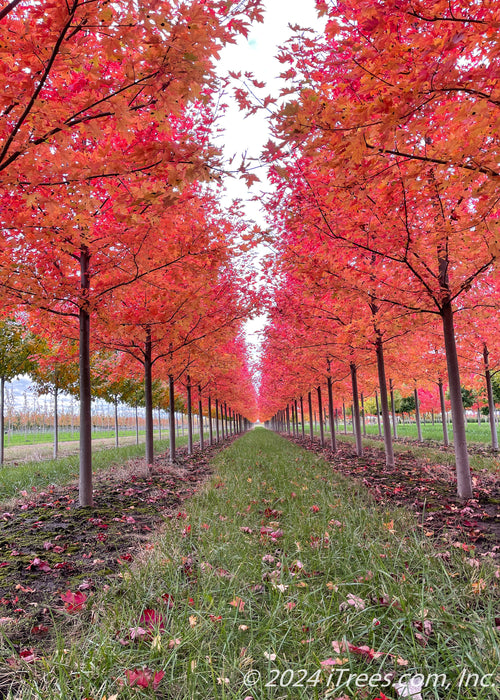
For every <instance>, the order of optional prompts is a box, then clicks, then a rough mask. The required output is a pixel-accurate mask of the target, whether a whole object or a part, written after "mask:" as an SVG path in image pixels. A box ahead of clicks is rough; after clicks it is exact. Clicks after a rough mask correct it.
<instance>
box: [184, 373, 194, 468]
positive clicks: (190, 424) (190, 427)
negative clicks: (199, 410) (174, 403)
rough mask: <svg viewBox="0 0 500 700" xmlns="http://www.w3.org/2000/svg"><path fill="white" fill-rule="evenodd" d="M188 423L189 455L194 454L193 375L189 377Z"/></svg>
mask: <svg viewBox="0 0 500 700" xmlns="http://www.w3.org/2000/svg"><path fill="white" fill-rule="evenodd" d="M186 388H187V424H188V455H192V454H193V415H192V413H191V377H189V376H188V378H187V387H186Z"/></svg>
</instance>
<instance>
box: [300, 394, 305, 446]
mask: <svg viewBox="0 0 500 700" xmlns="http://www.w3.org/2000/svg"><path fill="white" fill-rule="evenodd" d="M300 427H301V429H302V437H303V438H305V436H306V426H305V425H304V399H303V397H302V396H301V397H300Z"/></svg>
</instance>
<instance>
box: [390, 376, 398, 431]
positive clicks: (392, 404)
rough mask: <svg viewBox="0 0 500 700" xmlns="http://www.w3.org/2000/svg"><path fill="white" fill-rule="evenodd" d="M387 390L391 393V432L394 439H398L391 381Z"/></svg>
mask: <svg viewBox="0 0 500 700" xmlns="http://www.w3.org/2000/svg"><path fill="white" fill-rule="evenodd" d="M389 390H390V392H391V411H392V431H393V434H394V438H395V439H396V438H397V437H398V424H397V422H396V406H395V404H394V387H393V384H392V379H389Z"/></svg>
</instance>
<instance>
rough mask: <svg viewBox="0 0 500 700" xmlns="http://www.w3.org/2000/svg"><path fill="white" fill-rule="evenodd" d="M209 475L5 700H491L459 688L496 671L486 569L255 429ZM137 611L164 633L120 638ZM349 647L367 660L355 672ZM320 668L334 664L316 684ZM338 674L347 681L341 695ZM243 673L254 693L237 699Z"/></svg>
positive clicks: (492, 693) (494, 581)
mask: <svg viewBox="0 0 500 700" xmlns="http://www.w3.org/2000/svg"><path fill="white" fill-rule="evenodd" d="M214 467H215V474H214V477H213V479H212V482H211V485H210V486H209V487H207V488H205V489H204V490H203V492H202V493H200V494H199V495H197V496H196V497H195V498H193V499H192V500H191V501H189V502H186V503H185V505H184V508H183V509H184V510H186V511H187V517H186V518H180V519H178V518H174V519H173V520H170V521H167V522H166V527H165V529H164V531H163V533H162V535H161V537H160V538H159V539H158V541H157V543H156V546H155V550H154V551H153V552H149V553H147V555H145V556H144V561H143V563H142V565H137V566H134V567H132V568H131V569H130V571H129V572H127V573H125V574H124V578H123V580H122V581H119V582H118V583H117V584H116V586H114V587H112V588H111V589H110V591H108V592H107V593H106V594H105V595H103V597H102V598H99V597H96V598H95V599H94V600H93V603H92V605H91V607H90V609H88V610H86V611H85V613H84V614H80V615H79V616H73V620H74V626H73V629H72V638H71V636H66V637H63V636H61V637H60V639H59V642H58V648H57V650H56V651H55V653H54V654H52V655H51V656H48V657H47V658H42V659H40V660H39V661H38V662H37V663H36V665H35V667H33V666H32V665H26V670H25V673H26V674H28V676H24V678H25V681H24V682H23V685H22V687H21V688H19V689H18V690H17V692H16V695H15V697H16V698H17V699H19V700H27V699H28V698H30V699H31V698H43V697H50V698H61V699H62V698H64V700H73V699H74V700H81V698H94V699H97V698H99V699H100V700H101V699H102V698H103V697H104V696H106V697H107V698H109V696H110V695H114V694H117V696H118V698H119V700H127V699H130V698H138V697H144V698H147V697H149V698H153V697H161V698H171V699H172V700H173V699H181V698H182V699H183V700H184V699H185V700H187V699H193V698H204V699H212V698H221V699H234V700H236V699H241V700H243V699H244V698H254V699H255V700H257V699H259V700H260V699H261V698H276V699H278V698H293V699H294V700H295V699H297V698H304V699H305V698H307V699H309V698H331V699H332V700H333V699H334V698H338V697H344V696H347V697H348V698H350V699H351V700H352V699H354V698H360V699H361V698H363V699H365V700H373V699H374V698H376V697H379V694H380V691H383V692H385V694H386V695H387V697H389V698H396V697H397V695H396V691H395V690H394V688H392V687H391V685H390V683H387V681H385V682H384V685H385V686H386V687H383V686H381V684H380V683H381V682H382V681H380V679H379V680H377V676H376V674H380V676H385V675H392V680H393V681H396V680H397V679H400V678H401V677H402V676H403V675H404V674H410V675H411V676H413V675H415V674H424V676H427V674H446V680H445V682H444V686H442V685H441V681H442V676H440V679H439V680H438V681H437V682H436V687H435V688H434V687H433V683H434V680H432V679H431V681H429V686H428V687H427V688H426V689H425V690H424V691H423V692H424V696H423V697H424V698H425V700H430V699H431V698H432V699H437V698H439V699H440V700H469V699H470V700H486V698H488V699H490V698H492V697H499V695H498V692H497V690H494V689H492V688H491V687H487V688H485V687H483V688H481V687H465V679H466V678H468V674H470V673H477V674H478V675H479V677H483V676H485V675H486V674H490V673H491V674H497V673H498V669H499V665H498V664H499V645H498V636H497V634H496V632H495V626H494V617H495V606H496V604H497V603H498V592H499V579H498V578H497V576H496V575H495V566H494V565H493V563H492V561H491V560H490V559H489V558H488V557H481V558H479V559H478V560H475V559H474V558H473V554H471V553H470V552H465V551H463V550H462V549H460V548H456V547H454V546H452V545H451V543H448V544H445V545H444V546H445V547H446V551H443V547H441V550H440V551H437V550H436V549H435V543H434V542H433V541H429V540H428V539H427V538H426V537H424V536H423V535H422V533H421V531H420V529H419V528H418V527H416V526H415V519H414V515H413V514H411V513H409V512H407V511H405V510H402V509H400V510H395V511H387V510H385V509H384V510H382V509H380V508H378V507H377V506H376V505H375V503H374V502H373V501H372V499H371V498H370V496H369V494H368V493H367V492H366V491H365V490H364V489H363V488H362V487H361V486H360V485H359V484H357V483H355V482H352V481H350V480H347V479H345V478H342V477H340V476H339V475H337V474H335V473H334V472H332V470H331V467H330V466H329V465H328V464H326V463H325V462H324V461H322V460H321V459H319V458H318V457H317V456H316V455H314V454H313V453H309V452H306V451H304V450H302V449H300V448H298V447H296V446H295V445H293V444H291V443H290V442H288V441H286V440H285V439H283V438H281V437H279V436H277V435H274V434H273V433H271V432H269V431H266V430H263V429H256V430H253V431H251V432H250V433H248V434H246V435H245V436H243V437H242V438H241V439H239V440H237V441H236V442H235V443H234V444H233V445H232V446H230V447H229V448H228V449H226V450H224V451H223V452H221V453H220V454H219V455H218V456H217V458H216V459H215V461H214ZM188 526H189V527H190V530H189V531H188V530H187V528H188ZM262 527H269V528H270V529H271V531H272V532H275V533H277V534H276V535H274V538H275V539H274V540H273V537H272V536H268V535H262V534H261V528H262ZM242 528H245V530H242ZM247 528H248V529H247ZM280 531H281V533H280ZM441 544H444V543H441ZM436 555H437V556H436ZM497 574H498V569H497ZM166 594H168V595H169V596H170V598H169V599H168V600H170V601H172V602H173V607H169V605H168V603H167V602H166ZM146 608H152V609H154V610H156V611H157V612H158V613H159V614H161V615H162V616H163V618H164V621H165V629H164V630H161V629H159V628H158V627H156V628H155V629H154V630H153V633H152V635H144V636H142V637H140V638H138V639H134V640H132V639H131V634H130V630H131V629H133V628H137V626H138V625H139V621H140V616H141V613H142V612H143V611H144V609H146ZM418 635H420V638H419V636H418ZM334 642H335V643H338V644H339V645H340V647H341V649H340V651H339V648H338V647H336V646H334V644H333V643H334ZM347 643H350V644H351V645H354V646H356V647H366V648H367V649H373V650H375V652H380V653H381V656H379V657H378V658H373V659H372V660H371V661H369V660H368V659H367V658H366V656H362V655H360V654H359V653H356V651H355V650H354V649H353V648H352V647H351V648H350V650H349V649H346V648H345V646H344V645H346V644H347ZM422 644H423V645H422ZM8 653H10V652H8V651H7V650H5V654H6V655H7V654H8ZM367 653H371V652H367ZM327 659H331V660H336V659H339V660H340V661H341V662H342V663H341V665H332V666H330V667H328V668H327V669H324V670H321V669H322V667H321V662H322V661H325V660H327ZM143 667H147V668H149V669H151V670H153V671H163V672H164V674H165V676H164V678H163V680H162V681H161V682H160V684H159V686H158V690H157V691H156V693H155V692H154V691H153V690H152V689H151V688H149V689H147V690H140V689H138V688H137V687H133V688H131V687H130V686H129V684H128V682H127V681H126V671H127V669H129V670H130V669H136V668H143ZM301 669H303V671H302V670H301ZM340 669H348V671H349V673H351V674H355V676H354V677H353V680H351V683H350V685H348V686H347V685H346V684H345V683H344V682H343V681H342V679H341V677H340ZM250 671H252V672H253V674H254V675H253V676H252V678H254V679H256V684H255V685H253V686H252V687H246V686H245V678H247V679H248V678H249V676H248V675H247V674H249V672H250ZM349 673H348V672H347V671H344V675H345V676H348V675H349ZM461 673H462V674H465V675H464V676H463V679H464V680H463V682H462V687H459V686H460V678H461V675H460V674H461ZM361 674H366V675H364V676H363V675H361ZM486 680H491V677H489V678H488V679H486ZM273 681H274V683H275V685H271V686H268V685H266V684H268V683H272V682H273ZM122 682H123V685H122ZM328 682H329V685H328ZM356 682H357V684H358V687H356ZM369 682H371V683H372V685H373V688H370V687H368V683H369ZM472 682H473V681H472V680H471V681H470V682H469V686H471V684H472ZM497 682H498V679H497ZM287 684H288V686H287ZM294 684H295V685H294ZM387 685H388V687H387ZM280 686H281V687H280ZM285 686H287V687H285Z"/></svg>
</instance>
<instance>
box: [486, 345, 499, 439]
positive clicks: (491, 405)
mask: <svg viewBox="0 0 500 700" xmlns="http://www.w3.org/2000/svg"><path fill="white" fill-rule="evenodd" d="M483 360H484V376H485V379H486V392H487V394H488V410H489V418H490V432H491V447H492V448H493V449H494V450H495V452H498V435H497V426H496V423H495V401H494V398H493V386H492V384H491V372H490V361H489V351H488V348H487V347H486V344H485V345H484V346H483Z"/></svg>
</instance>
